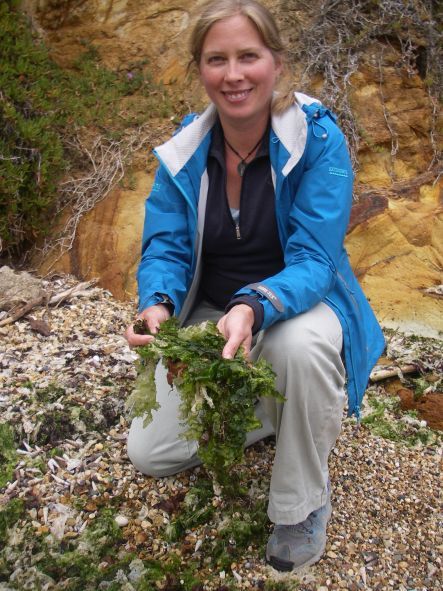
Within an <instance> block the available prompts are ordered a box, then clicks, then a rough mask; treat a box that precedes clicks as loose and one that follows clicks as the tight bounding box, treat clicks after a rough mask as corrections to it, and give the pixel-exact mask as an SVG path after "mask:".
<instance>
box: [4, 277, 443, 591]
mask: <svg viewBox="0 0 443 591" xmlns="http://www.w3.org/2000/svg"><path fill="white" fill-rule="evenodd" d="M60 281H61V282H63V281H68V280H67V279H60ZM55 291H56V290H55ZM134 309H135V305H134V304H131V303H128V302H126V303H121V302H116V301H115V300H112V299H111V298H110V297H109V296H108V295H106V294H105V292H103V291H102V290H98V291H97V292H94V298H91V299H88V298H84V299H83V298H82V299H81V300H80V299H78V300H76V301H75V306H74V305H73V304H72V303H67V304H65V305H64V306H61V307H59V308H56V309H51V335H50V336H49V337H45V338H43V337H42V336H41V335H35V334H34V333H31V332H30V331H29V325H28V322H27V321H26V320H21V321H18V322H16V323H15V324H14V325H11V326H10V327H9V328H8V330H7V331H6V333H5V338H2V345H3V341H4V342H5V346H6V347H5V351H7V354H6V356H3V358H2V366H1V367H0V378H1V379H2V383H1V388H2V394H1V397H0V413H1V415H2V420H3V421H7V422H11V423H12V424H20V423H21V424H22V425H23V428H24V430H26V429H28V430H29V439H27V444H28V446H29V448H30V449H27V448H26V446H22V447H21V449H22V451H23V452H24V453H23V454H20V458H21V461H23V460H26V461H25V462H23V463H22V464H21V465H20V466H17V468H18V469H19V470H20V469H23V470H24V472H23V473H20V472H17V474H18V476H19V477H20V478H19V479H18V476H15V478H17V484H16V485H15V488H14V489H13V490H11V491H10V494H11V495H18V497H19V498H26V500H27V503H28V501H29V503H30V507H29V509H28V511H29V516H28V517H27V518H28V519H32V520H33V524H34V525H33V526H34V528H35V529H34V532H35V535H36V536H42V535H46V534H48V532H50V531H51V528H52V527H53V524H54V522H55V520H56V519H57V516H58V515H59V514H58V513H57V512H56V511H55V510H54V507H55V506H58V507H59V506H60V505H59V504H63V505H64V506H66V507H67V508H68V509H69V511H70V513H69V516H68V518H67V520H66V524H65V531H64V537H66V539H72V540H75V538H76V537H77V538H80V537H81V536H82V535H83V533H84V532H85V531H87V529H88V528H89V527H90V525H91V520H93V519H94V518H97V517H99V516H100V514H101V511H102V508H103V507H107V506H109V505H111V503H112V506H113V507H115V508H116V511H117V515H116V517H115V518H114V519H115V523H116V524H118V525H119V527H121V528H125V529H124V530H123V531H122V534H123V536H124V544H125V545H124V548H125V549H127V550H128V551H131V552H134V553H135V554H138V556H139V557H140V558H141V559H142V560H145V559H146V557H147V556H149V557H151V556H152V557H153V558H154V559H159V560H168V559H169V558H170V557H171V556H176V555H177V552H178V547H181V542H180V543H179V544H178V545H174V544H165V542H164V539H162V532H163V531H164V527H165V523H164V522H165V520H166V522H168V519H170V520H171V521H172V520H173V518H174V517H175V516H174V514H170V515H168V518H166V514H165V512H163V511H161V510H158V509H156V508H155V505H156V504H159V503H160V506H161V503H164V502H165V501H169V500H170V499H171V498H173V497H174V495H176V494H177V493H178V492H179V491H185V492H187V490H188V489H189V486H190V485H192V483H193V482H195V481H196V480H197V479H198V478H199V477H200V475H201V474H203V470H201V469H200V468H197V469H194V470H189V471H187V472H186V473H183V474H179V475H177V476H174V477H172V478H165V479H161V480H160V481H158V480H155V479H150V478H147V477H145V476H144V475H142V474H140V473H138V472H136V470H135V469H134V467H133V466H132V465H131V464H130V462H129V461H128V459H127V456H126V450H125V445H126V436H127V430H128V425H127V422H126V419H125V416H124V412H123V404H124V399H125V397H126V395H127V390H128V383H129V380H132V379H133V377H134V376H135V369H134V357H135V354H134V352H133V351H130V350H129V348H128V347H127V345H126V343H125V341H124V340H123V339H122V337H121V333H122V332H123V329H124V326H125V325H126V324H127V323H129V321H130V319H132V318H133V314H134ZM42 313H43V311H42ZM35 316H38V310H37V311H36V314H35ZM94 318H95V319H96V318H100V319H103V320H104V321H105V324H103V326H107V327H108V326H109V327H112V330H108V331H107V332H106V334H105V333H103V334H101V332H98V328H97V326H99V324H97V325H96V328H95V334H94V336H89V334H90V331H91V322H92V321H91V319H94ZM100 330H101V329H100ZM105 349H106V350H105ZM82 350H83V351H84V352H85V356H82V355H81V352H82ZM69 356H70V357H69ZM94 356H95V357H96V359H94ZM416 357H417V359H419V358H420V355H418V354H417V355H416ZM91 358H92V359H93V360H94V361H99V365H100V370H99V371H98V370H96V369H95V368H94V367H91V363H90V362H89V361H88V359H89V360H90V359H91ZM65 361H66V363H65ZM426 363H429V358H428V357H426ZM43 366H45V367H46V370H45V373H43V372H42V371H41V368H42V367H43ZM39 368H40V369H39ZM29 381H30V382H32V383H33V384H34V387H39V388H40V387H46V386H47V385H49V383H51V382H54V383H57V384H58V385H60V386H61V387H63V388H64V389H65V394H64V395H63V397H62V398H61V402H60V403H61V404H63V405H66V404H68V403H70V402H71V401H75V404H76V405H82V406H84V407H86V408H87V409H88V410H92V411H94V412H97V411H98V410H100V408H101V406H100V405H101V403H102V402H103V401H104V400H107V401H108V402H109V404H110V408H111V410H112V412H113V413H114V414H116V419H115V421H114V422H113V423H112V425H108V426H107V427H106V428H102V429H101V430H100V429H99V430H94V429H91V430H87V431H86V432H80V431H77V430H75V432H73V433H72V434H70V436H69V437H68V438H66V439H65V440H62V441H60V442H59V443H57V445H58V447H60V450H59V451H58V452H57V454H58V455H57V456H55V457H54V460H55V462H51V465H52V467H53V470H54V472H52V473H53V474H55V475H56V476H57V477H58V478H59V479H60V482H59V481H55V480H54V479H53V478H51V477H50V474H51V469H50V467H47V461H48V457H47V456H45V454H46V451H47V448H44V447H42V446H40V447H39V448H38V446H36V445H35V442H34V441H33V440H32V433H33V430H34V428H35V421H36V420H37V419H38V418H39V417H44V416H45V412H47V409H46V407H45V406H44V405H40V406H38V405H36V404H35V402H33V400H34V398H32V397H29V388H25V387H23V384H24V383H26V382H29ZM377 387H378V388H382V385H379V386H377ZM3 397H4V398H3ZM57 404H58V402H57ZM25 427H26V429H25ZM75 427H76V428H77V425H76V426H75ZM274 453H275V445H274V443H273V442H272V441H265V442H260V443H258V444H256V445H254V446H251V447H250V448H248V450H247V454H246V458H245V465H246V470H247V473H248V482H252V483H253V487H254V498H256V499H259V498H260V499H266V497H267V494H268V486H269V477H270V472H271V466H272V461H273V456H274ZM28 454H32V455H29V457H28ZM41 459H44V460H45V461H44V462H43V463H41V462H40V460H41ZM29 460H32V465H34V463H35V465H37V462H39V465H40V464H41V465H42V466H44V467H45V468H44V471H43V474H41V475H39V474H37V473H33V472H28V471H27V468H26V466H27V465H29V464H30V463H31V462H30V461H29ZM62 460H63V461H62ZM68 460H69V461H70V463H69V466H70V468H71V470H70V471H69V470H67V469H66V466H67V465H68ZM440 462H441V451H440V450H439V448H437V447H429V448H424V449H423V448H422V449H420V448H417V449H415V448H407V447H405V446H402V445H400V444H397V443H393V442H390V441H387V440H385V439H382V438H381V437H378V436H377V437H376V436H374V435H372V434H371V433H370V432H369V431H368V430H367V429H366V428H365V426H364V425H361V426H360V429H359V430H358V431H356V429H355V422H354V421H353V420H348V419H346V420H345V421H344V424H343V429H342V432H341V435H340V437H339V439H338V441H337V444H336V446H335V448H334V453H333V454H331V457H330V476H331V483H332V502H333V507H334V510H333V515H332V519H331V521H330V523H329V525H328V551H327V553H326V556H327V558H328V559H329V560H322V561H321V562H319V563H318V564H317V565H315V566H313V567H311V568H310V569H309V573H308V574H309V576H304V577H303V580H302V582H301V583H300V584H301V586H300V589H303V591H337V590H339V589H347V590H348V591H365V590H369V589H372V590H374V591H375V590H377V591H381V590H386V591H390V590H391V591H392V590H395V591H412V590H414V589H415V590H417V591H418V590H420V591H421V590H424V589H428V590H429V591H430V590H431V589H432V590H434V589H439V588H440V587H441V584H440V579H439V575H440V574H441V573H440V566H441V558H440V556H441V555H442V554H443V538H442V531H441V528H440V526H439V523H438V510H439V503H440V502H441V501H440V499H441V497H440V495H441V482H440V478H441V472H440V464H439V463H440ZM56 464H57V465H56ZM64 483H65V484H64ZM96 483H97V484H96ZM5 490H6V489H5ZM2 494H4V493H3V491H2ZM8 494H9V493H8ZM33 499H38V508H39V510H38V511H37V512H36V511H35V510H34V506H36V505H33V502H34V501H33ZM0 502H3V497H2V496H1V495H0ZM212 502H213V507H214V508H215V510H216V511H215V513H214V517H213V518H211V520H210V521H209V522H208V523H206V524H203V525H202V526H199V527H197V528H194V529H193V530H192V532H187V539H188V538H189V541H190V552H188V553H184V554H183V557H182V560H183V561H184V562H186V561H188V560H189V559H198V560H199V562H200V564H201V569H202V573H201V575H200V576H201V577H202V578H203V579H207V580H208V583H207V585H206V587H205V589H208V590H209V589H213V588H218V587H220V586H222V585H226V586H228V585H229V586H230V585H232V584H235V587H236V588H237V589H239V590H241V589H248V588H251V587H252V588H253V589H254V591H255V589H262V588H264V587H265V584H266V585H268V583H267V581H268V580H269V586H270V588H272V587H271V585H272V584H273V583H274V580H275V582H276V583H280V581H281V582H282V584H284V583H285V581H286V579H284V578H282V577H283V576H286V575H280V574H275V571H273V570H272V569H271V568H270V567H269V566H267V565H266V564H265V562H264V559H263V548H261V547H258V546H257V544H256V540H251V542H250V544H249V546H248V548H247V550H246V551H245V553H244V557H243V558H242V557H237V556H236V555H235V556H233V557H232V565H231V566H232V569H229V570H227V571H226V572H225V580H224V581H223V583H221V581H220V579H221V578H222V577H221V573H220V571H219V570H218V569H217V567H216V565H215V564H214V563H213V561H212V558H211V554H210V550H209V551H208V550H207V549H208V548H209V547H210V544H211V538H212V539H213V540H214V544H215V543H216V542H217V541H218V540H219V539H220V538H219V529H220V521H221V519H222V518H223V501H222V499H221V498H219V497H214V498H213V501H212ZM77 503H78V504H77ZM108 503H109V505H108ZM43 508H44V509H45V511H43ZM40 509H41V510H40ZM72 543H75V541H73V542H72ZM122 548H123V547H122ZM196 552H199V554H198V555H196V556H193V554H194V553H196ZM28 559H29V556H28V557H26V556H23V557H22V562H23V564H22V565H20V568H23V572H26V571H27V570H29V569H30V563H29V562H26V561H27V560H28ZM234 560H235V562H234ZM106 564H107V563H103V567H104V568H107V567H106ZM363 565H365V566H363ZM211 567H212V569H213V570H212V571H210V570H209V569H210V568H211ZM219 568H220V567H219ZM30 572H31V571H30ZM222 572H223V571H222ZM231 573H232V575H231ZM126 575H128V572H126ZM214 578H215V579H216V582H215V581H214ZM265 582H266V583H265ZM61 583H62V582H61ZM162 585H163V587H162ZM438 585H440V587H439V586H438ZM157 587H158V588H163V589H164V581H163V582H161V583H159V584H158V585H157ZM28 588H32V585H28Z"/></svg>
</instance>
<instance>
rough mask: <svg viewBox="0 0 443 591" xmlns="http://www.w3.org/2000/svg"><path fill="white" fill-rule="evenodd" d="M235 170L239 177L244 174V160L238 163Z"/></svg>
mask: <svg viewBox="0 0 443 591" xmlns="http://www.w3.org/2000/svg"><path fill="white" fill-rule="evenodd" d="M237 170H238V174H239V175H240V176H243V175H244V174H245V170H246V162H245V161H244V160H240V162H239V163H238V164H237Z"/></svg>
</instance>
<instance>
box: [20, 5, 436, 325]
mask: <svg viewBox="0 0 443 591" xmlns="http://www.w3.org/2000/svg"><path fill="white" fill-rule="evenodd" d="M198 4H201V2H195V3H192V8H194V7H196V6H197V5H198ZM342 4H343V3H342ZM384 4H387V3H386V2H384ZM314 5H315V6H314ZM314 5H310V7H309V10H308V8H307V7H306V5H304V4H303V3H302V2H297V1H295V0H294V1H292V2H291V1H290V0H281V1H280V2H273V3H272V8H273V9H274V10H275V11H276V13H277V14H278V17H279V20H280V23H281V25H282V27H283V30H284V33H285V36H286V38H287V40H288V47H289V49H290V52H289V63H290V72H291V75H293V76H297V77H298V78H299V79H301V81H302V83H303V86H302V90H303V91H309V92H310V93H311V94H312V93H314V94H315V95H316V96H321V98H322V100H324V101H325V102H326V103H328V98H329V99H330V101H329V102H330V103H332V106H333V107H334V106H339V107H340V108H341V110H342V119H343V125H344V128H345V130H346V132H347V133H348V137H350V141H351V145H352V147H353V150H354V155H355V162H356V170H357V177H356V179H357V180H356V191H355V193H356V200H355V205H354V208H353V212H352V219H351V224H350V228H349V232H348V237H347V244H346V246H347V249H348V251H349V254H350V257H351V261H352V264H353V267H354V269H355V272H356V274H357V276H358V277H359V280H360V282H361V284H362V286H363V288H364V290H365V292H366V294H367V295H368V297H369V298H370V300H371V303H372V305H373V307H374V309H375V311H376V313H377V316H378V318H379V319H380V321H381V322H382V324H383V325H384V326H387V327H396V328H400V329H403V330H410V331H414V332H418V333H422V334H431V335H438V333H439V332H441V331H442V330H443V313H442V312H443V304H442V295H441V288H439V287H438V286H439V285H440V284H441V283H442V278H441V264H442V260H443V231H442V209H441V205H442V183H441V180H439V175H438V173H439V160H438V155H439V136H438V128H439V125H440V126H441V115H440V111H439V103H438V102H437V100H436V99H435V98H432V96H431V94H430V93H429V87H430V81H429V72H428V71H427V70H426V67H424V66H423V63H424V61H423V60H424V59H425V58H426V56H427V63H428V64H429V62H430V52H431V53H432V51H433V48H432V47H431V45H432V44H431V45H430V41H429V39H424V38H423V35H424V33H423V31H422V30H418V29H417V30H416V31H412V33H411V30H410V29H408V32H407V33H408V35H409V38H410V40H411V39H412V41H411V43H412V45H410V46H409V49H408V50H405V45H404V44H403V45H402V43H399V42H398V39H395V38H394V37H393V36H392V35H391V36H390V35H388V34H386V31H384V34H382V33H383V31H382V30H381V29H380V31H381V32H380V34H378V33H379V32H378V31H375V33H376V34H375V33H374V34H372V33H371V35H368V36H367V38H366V39H363V33H360V34H359V35H360V37H358V35H357V34H355V38H356V43H357V45H358V44H360V45H359V51H358V54H357V53H355V54H354V55H355V56H357V55H358V59H354V62H353V65H352V67H351V68H350V69H349V68H348V70H347V74H348V78H347V79H346V81H347V83H348V84H347V85H346V88H345V87H344V86H343V83H341V88H342V89H343V88H345V90H346V92H345V99H346V100H345V101H344V102H343V97H342V102H341V103H340V101H338V102H337V101H336V100H335V98H334V96H333V91H334V87H333V86H331V85H329V86H328V84H327V82H328V80H326V85H325V82H324V80H325V75H324V74H322V72H321V71H320V70H319V67H318V66H317V67H316V70H315V71H313V72H312V73H311V74H312V75H310V76H308V77H307V76H306V60H308V59H309V53H306V52H307V51H308V50H309V51H311V56H314V53H313V52H315V51H317V50H316V48H315V47H313V48H311V49H309V48H308V49H305V48H306V46H307V45H306V41H305V39H306V32H307V31H308V32H309V31H312V30H315V27H316V28H317V30H318V34H319V39H320V40H321V39H322V38H327V37H328V35H330V34H331V33H330V29H328V30H326V29H325V27H326V26H331V25H332V26H333V27H339V26H343V23H340V22H338V21H337V23H338V24H336V23H335V22H334V20H333V18H337V17H336V16H334V15H336V14H337V13H334V12H333V8H332V3H331V7H330V11H329V12H328V10H327V9H328V3H324V4H323V12H322V11H321V10H320V8H319V6H318V2H315V3H314ZM343 5H344V6H347V7H348V8H349V9H350V8H353V9H356V8H355V6H354V3H349V2H348V3H344V4H343ZM23 6H24V8H25V10H26V11H27V13H28V14H29V15H30V17H31V19H32V22H33V24H34V27H35V28H36V29H37V30H38V31H39V32H40V34H41V35H43V37H44V39H45V41H46V43H47V44H48V45H49V46H50V48H51V52H52V55H53V57H54V59H55V60H57V62H58V63H59V64H61V65H63V66H64V67H66V68H69V67H70V65H71V64H72V63H73V61H74V60H75V59H76V57H77V56H78V55H79V53H80V52H81V51H82V48H83V47H84V45H85V43H89V44H93V46H94V47H95V49H96V50H97V51H98V52H99V54H100V57H101V60H102V62H103V63H104V64H105V65H106V66H108V67H110V68H112V69H117V70H123V71H127V72H128V73H130V72H131V68H133V65H134V63H139V62H140V61H142V60H145V61H146V60H147V61H148V63H149V67H150V69H151V72H152V75H153V76H154V79H155V80H156V81H162V82H163V83H164V84H166V85H167V87H168V88H169V90H170V92H171V93H172V94H174V95H175V96H176V97H177V96H180V101H181V104H182V105H184V109H185V110H198V109H200V108H201V107H202V105H203V104H204V97H203V95H202V93H201V90H200V89H199V85H198V81H197V80H196V78H195V77H192V76H191V77H188V76H187V75H186V66H187V59H188V58H187V52H186V49H185V47H186V46H185V43H186V39H187V34H188V32H189V27H190V22H191V13H190V9H191V7H190V6H189V3H187V2H184V1H183V0H182V1H181V2H180V1H179V2H173V1H172V0H159V1H156V2H149V3H148V2H142V3H139V2H136V1H135V0H51V1H49V0H38V1H37V0H26V1H25V2H24V5H23ZM325 6H326V8H325ZM317 9H318V10H317ZM352 14H353V13H352V12H350V13H349V14H348V16H347V18H351V21H349V22H350V23H351V24H350V25H349V26H348V29H352V22H353V21H352V18H354V21H355V23H356V24H359V19H360V18H362V15H361V14H360V13H358V12H355V15H354V17H353V16H352ZM399 18H400V17H399ZM423 19H424V20H423ZM409 20H410V23H412V24H410V27H414V26H415V25H414V22H415V21H414V20H413V18H412V17H410V18H409ZM425 21H426V19H425V18H424V17H422V20H421V21H420V22H425ZM402 22H403V21H402ZM417 22H418V21H417ZM391 24H392V23H391ZM394 25H395V23H394ZM402 26H403V24H402ZM408 26H409V25H408ZM420 26H421V25H419V24H417V27H418V28H419V27H420ZM394 30H395V26H394ZM303 36H304V37H303ZM322 36H323V37H322ZM309 39H312V36H311V37H309ZM361 39H363V41H364V43H362V42H361ZM399 39H400V40H401V36H400V37H399ZM300 44H302V45H303V47H300ZM331 44H332V46H333V43H332V42H331ZM308 45H309V44H308ZM303 51H305V53H303ZM408 51H409V53H408ZM343 55H345V54H343ZM348 55H349V52H348ZM431 57H432V56H431ZM302 60H305V61H304V62H302ZM425 61H426V60H425ZM339 74H340V72H339V71H338V70H337V76H336V78H337V77H339V76H338V75H339ZM434 82H435V81H434ZM434 86H435V84H434ZM328 93H329V94H328ZM434 94H435V93H434ZM344 103H346V104H344ZM343 105H344V106H343ZM171 129H172V125H171V124H169V122H168V121H166V124H165V121H160V122H159V137H157V138H156V139H157V140H158V141H160V137H167V135H168V134H169V133H170V131H171ZM158 141H157V143H158ZM153 145H155V144H151V143H149V145H146V143H145V144H144V145H143V146H142V148H141V149H140V150H138V151H135V153H134V157H133V158H132V162H131V165H130V167H129V168H128V169H127V170H126V178H128V177H129V175H130V182H126V183H125V182H123V183H122V184H120V186H115V187H114V188H113V189H112V190H111V191H110V192H109V193H108V195H107V196H106V198H105V199H104V200H102V201H101V202H99V203H98V204H97V205H96V206H95V207H94V208H93V209H92V210H91V211H90V212H88V213H87V214H86V215H84V216H83V217H82V219H81V221H80V223H79V225H78V229H77V235H76V238H75V241H74V243H73V245H72V248H71V249H70V250H69V251H68V252H66V253H65V254H64V255H63V256H62V257H61V258H59V259H58V260H57V261H56V262H55V263H54V256H52V257H51V256H47V257H46V258H45V260H44V261H43V263H42V264H41V267H40V268H41V270H42V271H43V272H45V271H48V270H49V269H52V270H54V269H59V270H63V271H68V272H72V273H74V274H75V275H77V276H78V277H80V278H83V279H88V278H92V277H98V278H99V280H100V285H101V286H103V287H105V288H107V289H109V290H110V291H111V292H112V293H113V294H114V295H115V296H117V297H119V298H127V297H129V296H133V295H134V294H135V292H136V286H135V279H134V273H135V269H136V266H137V261H138V257H139V249H140V234H141V228H142V223H143V207H144V200H145V198H146V195H147V194H148V192H149V187H150V184H151V183H152V179H153V173H154V170H155V162H154V161H153V159H152V157H150V155H149V151H150V148H152V147H153ZM440 166H441V165H440Z"/></svg>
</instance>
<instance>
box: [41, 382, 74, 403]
mask: <svg viewBox="0 0 443 591" xmlns="http://www.w3.org/2000/svg"><path fill="white" fill-rule="evenodd" d="M65 393H66V391H65V389H64V388H62V387H60V386H57V385H56V384H49V386H46V388H36V390H35V393H34V396H35V398H36V400H37V401H38V402H42V403H51V402H56V401H57V400H58V399H59V398H61V397H62V396H64V395H65Z"/></svg>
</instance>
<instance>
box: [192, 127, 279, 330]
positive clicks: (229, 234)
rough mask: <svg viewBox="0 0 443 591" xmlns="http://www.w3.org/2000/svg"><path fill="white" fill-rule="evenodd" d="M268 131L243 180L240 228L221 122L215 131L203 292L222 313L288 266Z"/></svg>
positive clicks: (207, 212)
mask: <svg viewBox="0 0 443 591" xmlns="http://www.w3.org/2000/svg"><path fill="white" fill-rule="evenodd" d="M269 132H270V126H268V129H267V130H266V133H265V135H264V137H263V141H262V143H261V145H260V147H259V149H258V151H257V154H256V156H255V158H254V159H253V160H252V161H251V162H250V163H249V164H248V165H247V167H246V170H245V172H244V175H243V177H242V186H241V195H240V218H239V223H238V224H236V222H234V219H233V216H232V214H231V211H230V208H229V203H228V197H227V194H226V164H225V146H224V136H223V130H222V127H221V124H220V122H219V121H218V122H217V123H216V125H215V127H214V129H213V137H212V143H211V147H210V151H209V156H208V165H207V168H208V176H209V189H208V198H207V206H206V216H205V227H204V234H203V249H202V256H203V273H202V281H201V286H200V289H201V295H202V297H203V298H204V299H206V300H208V301H209V302H211V303H213V304H215V305H216V306H217V307H219V308H221V309H224V308H225V307H226V306H227V305H228V304H229V303H230V300H231V298H232V296H233V295H234V293H235V292H236V291H237V290H239V289H240V288H242V287H244V286H245V285H248V284H249V283H256V282H260V281H263V280H264V279H266V278H267V277H270V276H272V275H275V274H276V273H278V272H279V271H281V270H282V269H283V267H284V260H283V251H282V247H281V243H280V239H279V236H278V230H277V221H276V217H275V192H274V186H273V183H272V177H271V163H270V159H269ZM242 299H243V298H242ZM232 303H233V302H232ZM245 303H246V302H245ZM228 307H231V306H228ZM260 307H261V306H260ZM253 308H255V306H253ZM254 311H255V310H254ZM260 324H261V321H260Z"/></svg>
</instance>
